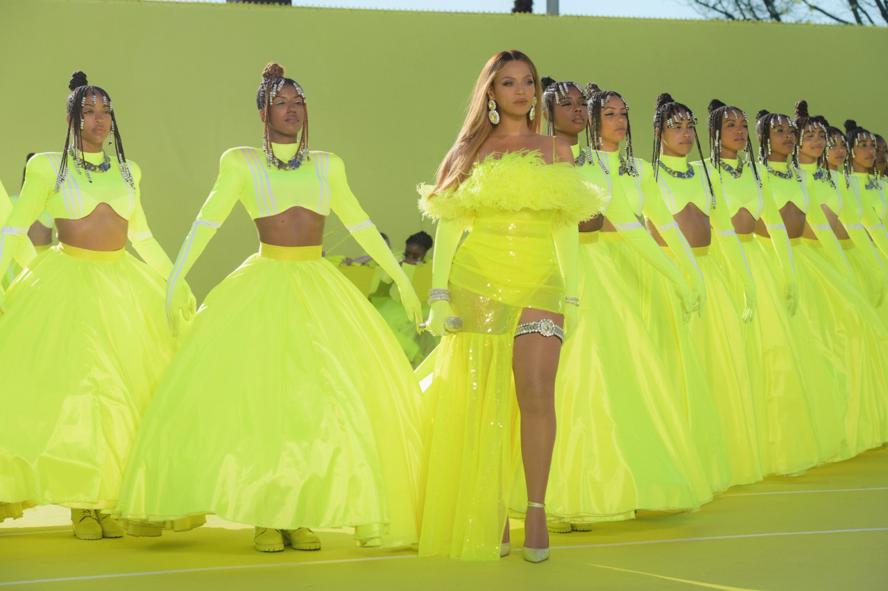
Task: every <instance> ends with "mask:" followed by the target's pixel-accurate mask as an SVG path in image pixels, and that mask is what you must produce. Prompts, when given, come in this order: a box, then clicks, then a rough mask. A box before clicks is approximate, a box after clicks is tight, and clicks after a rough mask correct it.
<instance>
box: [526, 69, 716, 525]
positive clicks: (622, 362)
mask: <svg viewBox="0 0 888 591" xmlns="http://www.w3.org/2000/svg"><path fill="white" fill-rule="evenodd" d="M543 104H544V106H545V109H544V113H545V114H546V115H547V119H548V121H549V126H550V133H555V134H557V135H558V137H560V138H564V139H567V141H568V142H569V143H572V144H578V136H579V134H580V133H581V132H583V131H586V129H587V125H586V121H587V120H589V117H591V121H590V122H589V126H588V129H589V134H588V135H589V137H590V139H591V142H590V145H589V147H588V148H586V149H583V150H582V151H579V150H577V151H578V156H577V163H578V165H579V172H580V174H581V175H582V176H583V178H585V179H586V180H588V181H589V182H591V183H593V184H595V185H596V186H598V187H599V189H600V190H601V191H602V192H603V193H604V194H605V203H604V205H603V211H602V215H601V216H598V217H596V218H594V219H593V220H590V221H586V222H582V223H581V224H580V243H581V244H580V256H579V279H578V281H579V287H578V290H579V291H578V294H579V298H580V301H581V302H582V303H581V306H580V310H579V314H578V318H577V323H576V327H575V328H574V329H573V331H572V333H573V334H572V335H571V338H570V339H568V340H567V342H566V343H565V346H564V349H563V351H562V353H561V361H560V366H559V371H558V379H557V381H556V396H555V400H556V407H555V410H556V416H557V417H558V420H559V422H560V423H561V425H562V427H561V428H560V429H559V431H558V436H557V437H556V443H555V452H554V455H553V461H552V472H551V475H550V480H549V493H548V507H549V509H548V514H549V516H550V520H551V521H550V524H549V530H550V531H553V532H561V533H564V532H569V531H572V530H574V531H583V530H588V529H591V527H592V525H593V524H594V523H595V522H599V521H614V520H618V519H629V518H632V517H634V515H635V511H636V510H638V509H650V510H682V509H692V508H696V507H698V506H699V505H700V504H702V503H704V502H706V501H708V500H709V499H711V497H712V491H711V489H710V486H709V481H708V479H707V477H706V474H705V472H704V470H703V466H702V462H701V459H700V456H699V454H698V451H697V449H696V447H695V446H694V440H693V437H692V436H691V429H690V423H689V421H688V420H687V418H686V416H685V414H684V402H683V401H682V400H681V399H680V398H678V397H676V396H674V394H673V393H672V382H671V379H672V378H671V376H670V375H669V372H670V371H671V369H670V368H668V367H666V365H665V362H664V361H663V359H662V358H661V355H660V353H659V351H658V350H657V347H656V345H655V343H654V341H653V339H652V338H651V337H650V335H649V334H648V331H647V328H646V327H645V324H644V321H643V319H642V317H641V292H640V290H639V289H638V286H637V283H636V284H633V283H632V282H631V281H626V279H625V278H624V275H623V274H624V270H625V268H624V267H623V266H621V265H620V261H619V259H618V258H617V257H616V256H615V251H619V250H629V251H630V252H632V253H637V256H639V257H640V258H642V259H643V260H644V262H643V263H642V265H644V266H645V267H646V271H647V272H650V271H652V270H656V271H657V272H659V273H662V274H663V275H664V276H665V277H666V278H667V279H668V280H669V281H670V282H672V284H673V286H674V289H675V291H676V292H677V293H678V294H679V297H680V298H681V299H682V300H683V301H684V302H685V307H686V308H687V309H688V311H689V312H690V311H692V310H693V307H694V305H695V304H697V303H698V302H697V300H696V299H695V295H698V294H694V293H693V291H692V289H691V287H690V285H689V283H688V281H687V279H686V278H685V276H684V275H683V274H682V272H681V271H680V270H679V268H678V267H677V266H676V264H675V263H674V262H673V261H672V260H671V259H670V258H669V257H668V256H667V255H666V253H664V252H663V250H662V249H660V247H659V246H658V245H657V243H656V242H655V241H654V239H653V238H652V237H651V235H650V234H648V232H647V230H646V228H645V227H644V225H643V224H642V223H641V222H640V221H639V218H640V209H641V199H640V198H639V196H640V190H639V187H640V182H639V179H638V175H639V173H638V170H637V168H636V166H637V163H636V162H635V159H634V158H633V156H632V148H631V145H632V142H631V137H630V135H629V119H628V109H627V107H626V104H625V102H624V101H623V99H622V97H621V96H620V95H619V94H618V93H616V92H613V91H605V92H601V91H598V92H595V93H593V94H592V96H591V97H589V103H588V107H587V105H586V104H585V101H584V97H583V94H582V91H581V90H580V88H579V86H578V85H577V84H575V83H572V82H554V81H553V82H551V83H550V84H549V86H548V87H547V88H546V90H545V91H544V92H543ZM623 141H625V142H626V149H625V152H623V151H621V150H620V144H621V142H623Z"/></svg>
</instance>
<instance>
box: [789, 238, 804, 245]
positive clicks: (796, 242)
mask: <svg viewBox="0 0 888 591" xmlns="http://www.w3.org/2000/svg"><path fill="white" fill-rule="evenodd" d="M789 243H790V244H792V245H793V246H798V245H799V244H801V243H802V239H801V238H790V239H789Z"/></svg>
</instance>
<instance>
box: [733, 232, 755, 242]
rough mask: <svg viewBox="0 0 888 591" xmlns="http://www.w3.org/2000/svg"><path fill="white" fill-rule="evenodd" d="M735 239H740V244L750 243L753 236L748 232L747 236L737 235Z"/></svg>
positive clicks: (753, 238)
mask: <svg viewBox="0 0 888 591" xmlns="http://www.w3.org/2000/svg"><path fill="white" fill-rule="evenodd" d="M737 238H739V239H740V242H752V241H753V240H755V234H753V233H752V232H750V233H749V234H737Z"/></svg>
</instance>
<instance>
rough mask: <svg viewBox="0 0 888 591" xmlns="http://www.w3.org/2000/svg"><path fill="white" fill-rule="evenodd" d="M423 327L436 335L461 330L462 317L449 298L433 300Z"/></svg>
mask: <svg viewBox="0 0 888 591" xmlns="http://www.w3.org/2000/svg"><path fill="white" fill-rule="evenodd" d="M422 326H423V328H424V329H425V330H427V331H429V332H430V333H432V334H433V335H434V336H436V337H441V336H444V335H446V334H448V333H452V332H459V330H460V329H462V319H461V318H459V317H458V316H457V315H456V314H455V313H454V312H453V308H452V307H451V306H450V302H448V301H447V300H438V301H434V302H432V304H431V306H430V307H429V318H428V320H426V321H425V322H424V323H423V324H422Z"/></svg>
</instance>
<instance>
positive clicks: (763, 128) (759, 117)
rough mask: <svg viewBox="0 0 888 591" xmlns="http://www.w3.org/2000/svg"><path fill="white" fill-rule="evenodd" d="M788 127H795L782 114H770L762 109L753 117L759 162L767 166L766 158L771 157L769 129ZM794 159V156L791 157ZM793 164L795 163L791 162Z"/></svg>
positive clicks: (787, 116)
mask: <svg viewBox="0 0 888 591" xmlns="http://www.w3.org/2000/svg"><path fill="white" fill-rule="evenodd" d="M782 124H785V125H789V126H790V127H795V124H794V123H793V122H792V119H790V117H789V115H784V114H783V113H771V112H770V111H768V110H767V109H762V110H761V111H759V112H758V113H756V116H755V134H756V135H757V136H758V141H759V162H761V163H762V164H763V165H765V166H767V165H768V156H770V155H771V128H772V127H773V126H774V125H782ZM793 158H794V156H793ZM793 164H795V162H793Z"/></svg>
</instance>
